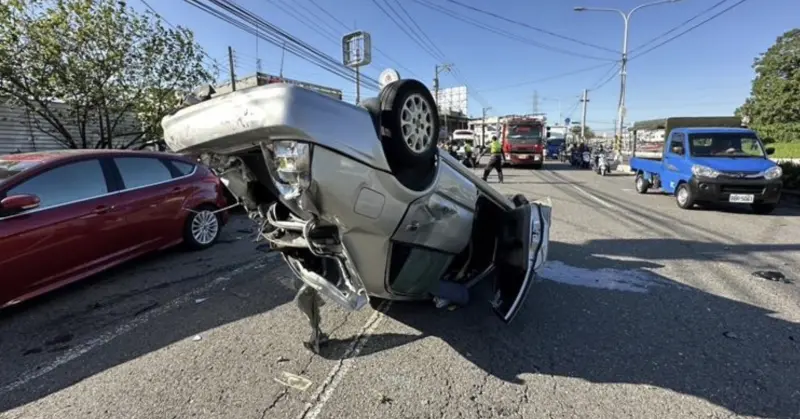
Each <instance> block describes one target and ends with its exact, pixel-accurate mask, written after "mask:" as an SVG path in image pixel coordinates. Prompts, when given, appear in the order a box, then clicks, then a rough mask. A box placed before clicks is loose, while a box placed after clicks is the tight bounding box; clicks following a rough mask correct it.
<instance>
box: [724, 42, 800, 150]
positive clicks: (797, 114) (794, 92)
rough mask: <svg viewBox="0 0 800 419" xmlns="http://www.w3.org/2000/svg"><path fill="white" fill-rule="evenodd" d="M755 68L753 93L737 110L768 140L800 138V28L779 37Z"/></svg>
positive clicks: (762, 55)
mask: <svg viewBox="0 0 800 419" xmlns="http://www.w3.org/2000/svg"><path fill="white" fill-rule="evenodd" d="M753 69H754V70H755V73H756V77H755V79H754V80H753V85H752V88H751V90H750V97H749V98H747V100H746V101H745V103H744V104H743V105H742V106H741V107H739V108H737V109H736V111H735V114H736V115H737V116H742V117H745V118H747V119H749V125H750V126H752V127H753V128H754V129H756V130H757V131H758V132H759V133H760V134H761V135H762V136H763V137H764V138H765V139H766V140H768V141H777V142H788V141H800V29H792V30H790V31H788V32H786V33H784V34H783V35H781V36H780V37H778V39H777V41H775V44H774V45H773V46H772V47H770V48H769V49H768V50H767V52H765V53H763V54H761V55H759V56H758V57H757V58H756V59H755V61H754V63H753Z"/></svg>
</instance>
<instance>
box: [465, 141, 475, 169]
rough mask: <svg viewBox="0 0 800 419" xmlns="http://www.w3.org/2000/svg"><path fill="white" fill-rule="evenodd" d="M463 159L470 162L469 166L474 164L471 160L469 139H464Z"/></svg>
mask: <svg viewBox="0 0 800 419" xmlns="http://www.w3.org/2000/svg"><path fill="white" fill-rule="evenodd" d="M464 161H468V162H469V163H470V166H469V167H472V166H474V165H475V162H474V161H472V144H470V141H464Z"/></svg>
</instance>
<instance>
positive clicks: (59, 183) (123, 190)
mask: <svg viewBox="0 0 800 419" xmlns="http://www.w3.org/2000/svg"><path fill="white" fill-rule="evenodd" d="M225 206H226V199H225V195H224V193H223V187H222V184H221V182H220V180H219V178H218V177H217V176H215V175H214V174H213V173H212V172H211V171H210V170H208V169H207V168H206V167H204V166H202V165H199V164H197V163H196V162H194V161H192V160H189V159H186V158H183V157H181V156H176V155H169V154H163V153H153V152H139V151H121V150H102V151H101V150H91V151H89V150H63V151H51V152H40V153H27V154H12V155H6V156H0V308H3V307H7V306H10V305H13V304H17V303H19V302H21V301H24V300H27V299H29V298H33V297H35V296H37V295H40V294H43V293H45V292H48V291H50V290H52V289H55V288H58V287H61V286H63V285H66V284H68V283H71V282H74V281H77V280H79V279H83V278H85V277H87V276H89V275H92V274H95V273H97V272H100V271H103V270H105V269H108V268H110V267H112V266H115V265H118V264H120V263H122V262H125V261H127V260H130V259H133V258H135V257H137V256H140V255H142V254H145V253H148V252H153V251H157V250H160V249H164V248H167V247H171V246H174V245H177V244H180V243H186V244H187V245H188V246H189V247H191V248H195V249H203V248H206V247H209V246H211V245H213V244H214V242H215V241H216V240H217V238H219V235H220V230H221V228H222V225H224V223H225V222H226V221H227V217H226V216H225V215H224V214H225V213H224V212H215V211H216V210H218V209H222V208H224V207H225Z"/></svg>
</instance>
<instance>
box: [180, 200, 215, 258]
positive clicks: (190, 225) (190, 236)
mask: <svg viewBox="0 0 800 419" xmlns="http://www.w3.org/2000/svg"><path fill="white" fill-rule="evenodd" d="M216 210H217V207H215V206H214V205H210V204H205V205H201V206H199V207H197V208H195V209H193V210H192V211H190V212H189V216H188V217H186V222H185V223H184V225H183V242H184V243H185V244H186V246H187V247H188V248H189V249H192V250H202V249H207V248H209V247H211V246H213V245H214V243H216V242H217V240H219V236H220V234H221V233H222V219H221V218H220V216H219V214H218V213H215V214H210V213H211V212H213V211H216ZM210 216H213V219H214V220H215V221H211V218H207V217H210ZM213 222H216V229H214V230H213V231H206V233H207V234H211V236H210V237H204V236H203V235H202V234H199V233H198V232H197V230H195V228H194V226H195V223H202V224H205V225H207V226H208V227H210V225H209V224H207V223H213ZM200 228H202V227H200Z"/></svg>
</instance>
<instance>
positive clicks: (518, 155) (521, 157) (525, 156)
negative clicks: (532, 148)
mask: <svg viewBox="0 0 800 419" xmlns="http://www.w3.org/2000/svg"><path fill="white" fill-rule="evenodd" d="M517 158H518V159H520V160H527V159H528V158H530V156H529V155H527V154H517Z"/></svg>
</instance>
